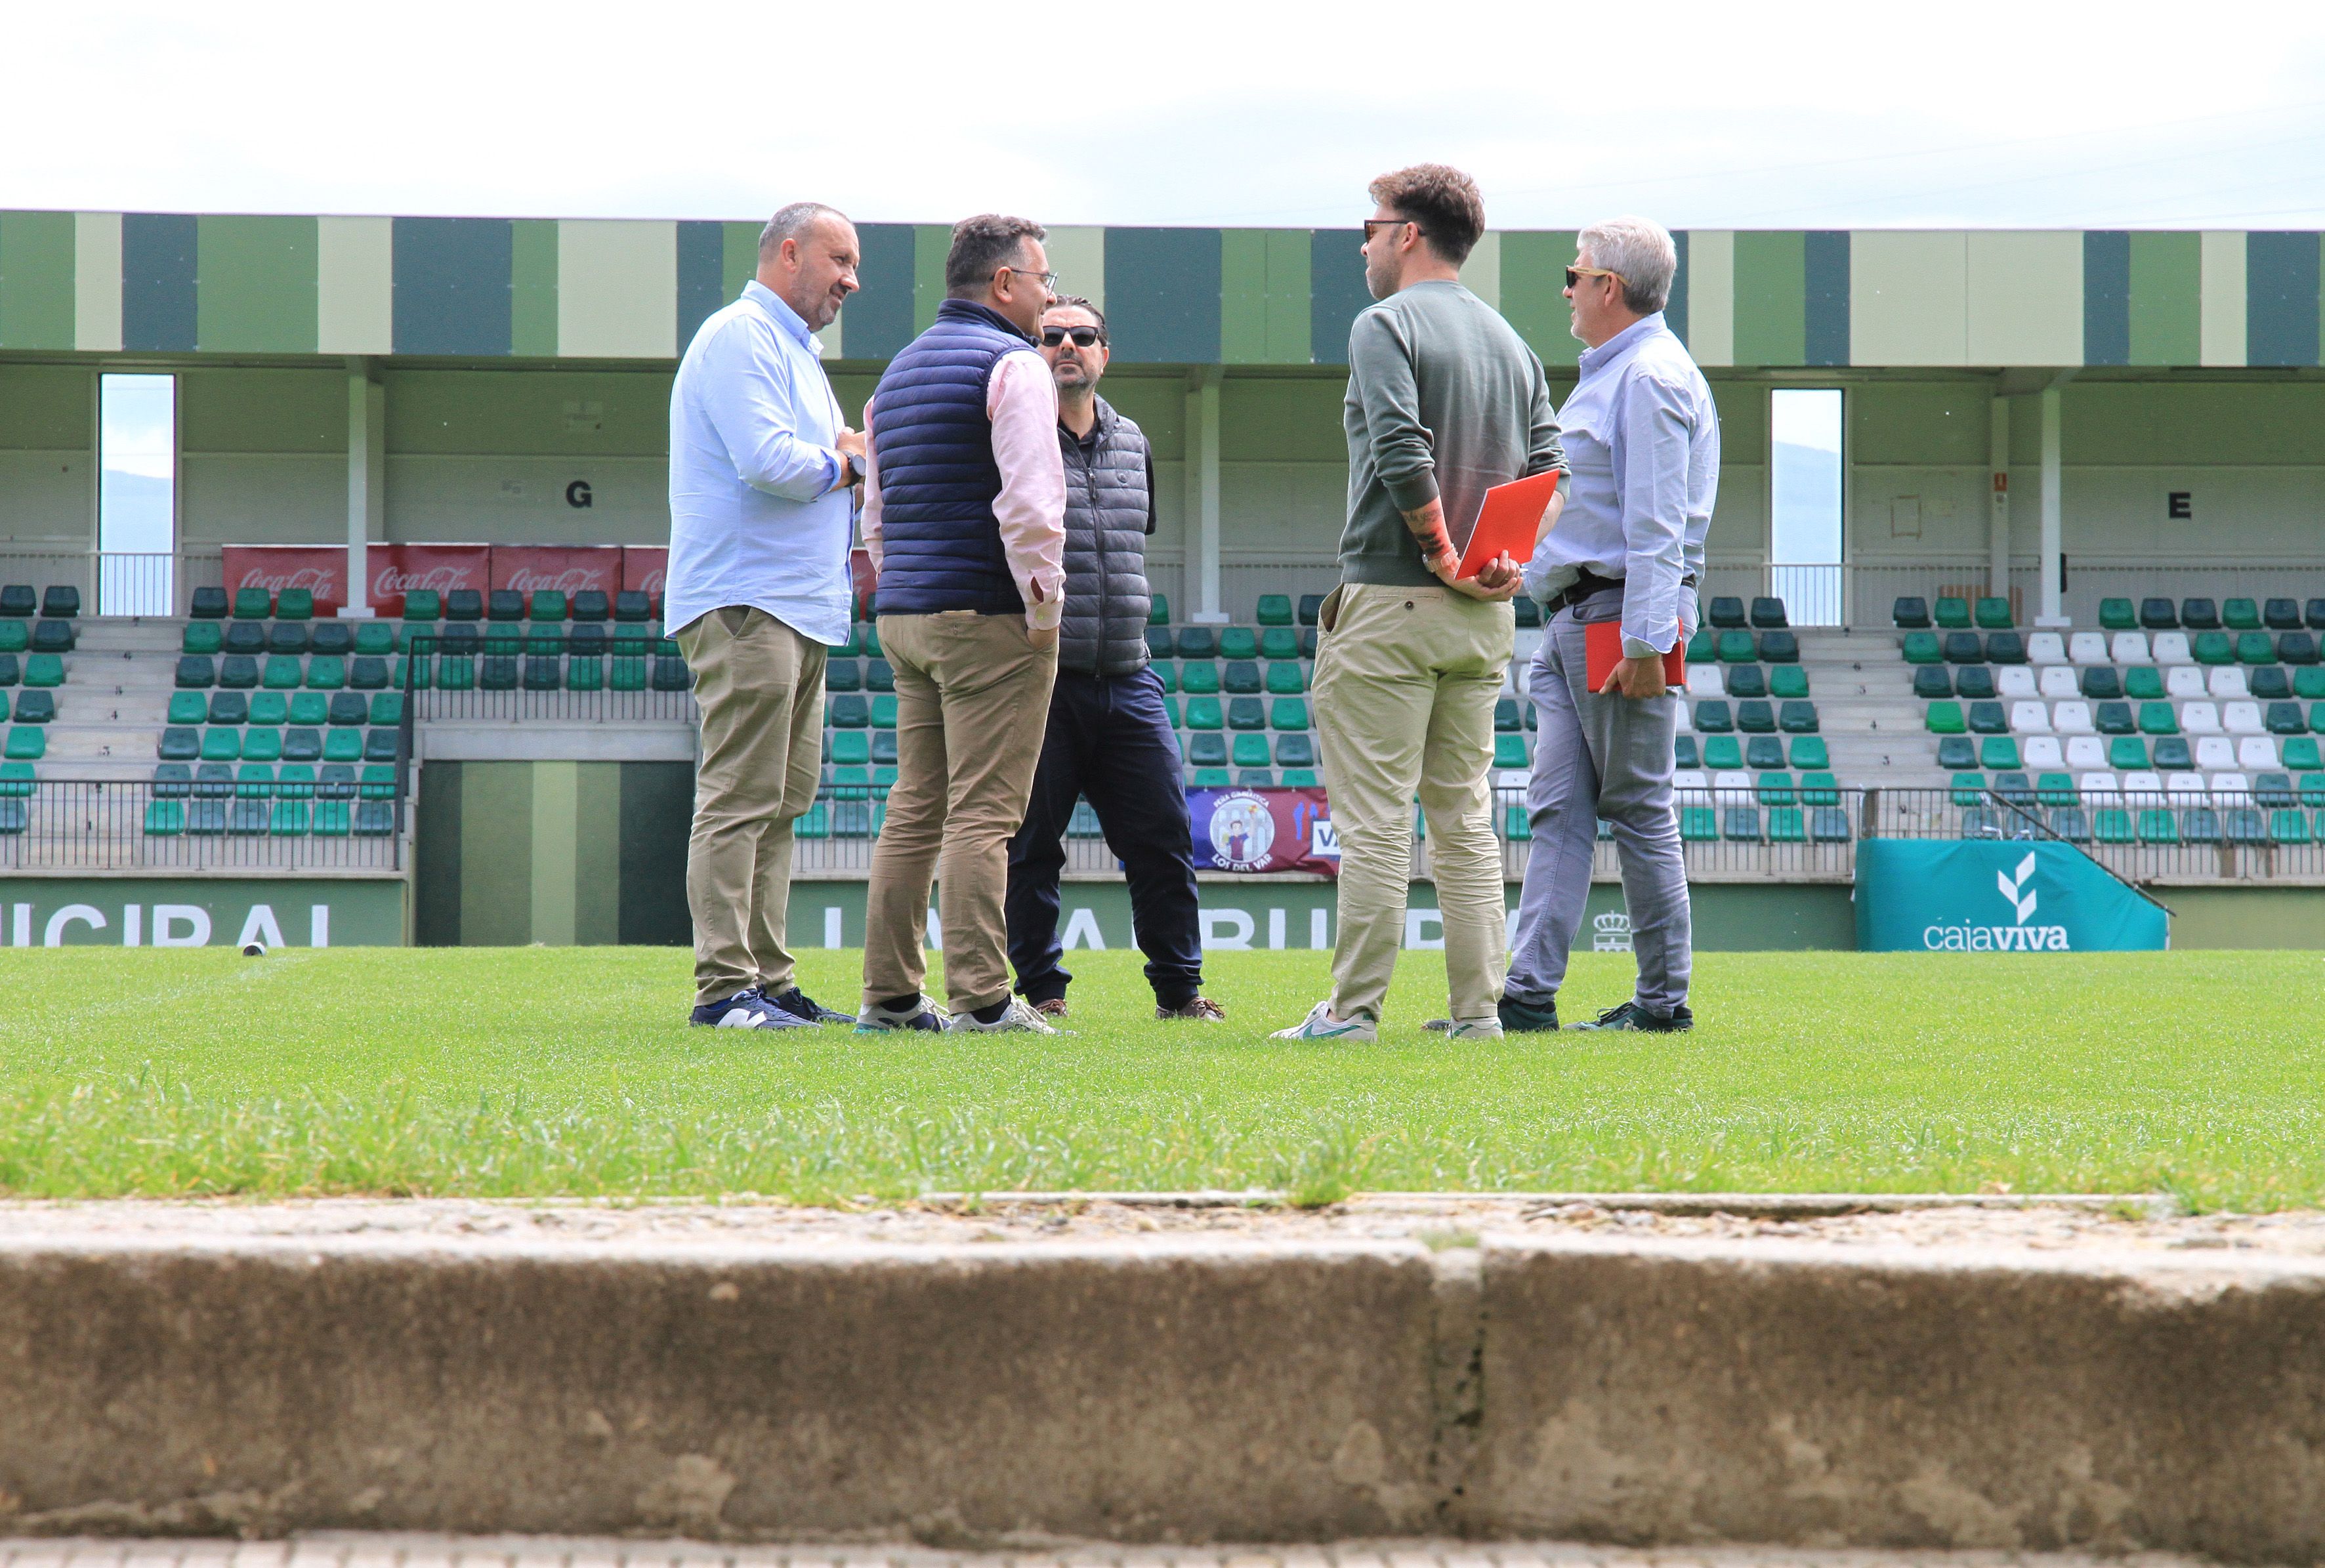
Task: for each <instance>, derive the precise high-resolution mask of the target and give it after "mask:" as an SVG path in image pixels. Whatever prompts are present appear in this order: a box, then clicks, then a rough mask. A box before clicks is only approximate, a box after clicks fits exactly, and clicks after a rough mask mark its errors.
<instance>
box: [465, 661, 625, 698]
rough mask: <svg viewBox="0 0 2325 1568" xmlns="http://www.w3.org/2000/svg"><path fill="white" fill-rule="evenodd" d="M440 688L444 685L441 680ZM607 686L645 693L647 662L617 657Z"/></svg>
mask: <svg viewBox="0 0 2325 1568" xmlns="http://www.w3.org/2000/svg"><path fill="white" fill-rule="evenodd" d="M437 684H438V685H439V686H441V685H442V684H443V682H442V680H441V679H439V680H438V682H437ZM606 686H607V689H608V690H610V691H644V690H645V688H646V661H645V660H644V659H624V658H621V657H619V656H616V658H615V659H613V661H612V662H611V663H610V664H609V665H608V666H607V670H606Z"/></svg>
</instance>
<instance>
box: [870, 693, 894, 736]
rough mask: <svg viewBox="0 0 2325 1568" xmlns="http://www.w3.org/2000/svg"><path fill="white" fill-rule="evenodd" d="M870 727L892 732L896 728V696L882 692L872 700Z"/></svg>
mask: <svg viewBox="0 0 2325 1568" xmlns="http://www.w3.org/2000/svg"><path fill="white" fill-rule="evenodd" d="M872 727H873V728H874V729H875V730H893V729H894V728H895V727H896V694H895V693H894V692H893V691H884V692H882V693H880V695H879V696H875V697H874V698H873V699H872Z"/></svg>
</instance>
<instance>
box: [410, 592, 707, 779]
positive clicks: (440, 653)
mask: <svg viewBox="0 0 2325 1568" xmlns="http://www.w3.org/2000/svg"><path fill="white" fill-rule="evenodd" d="M492 633H493V638H494V641H496V643H500V644H503V645H505V646H514V647H518V648H522V647H523V642H524V641H525V638H524V626H523V623H516V622H507V623H495V624H494V625H493V627H492ZM558 639H559V641H560V645H562V633H561V632H560V633H558ZM409 643H410V646H409V652H408V654H407V656H406V657H405V659H403V742H402V744H403V754H404V755H405V756H407V757H410V756H413V755H416V754H417V753H416V752H414V751H413V748H412V726H413V724H415V723H419V722H421V721H425V722H428V723H437V722H442V721H450V722H468V723H478V722H482V723H487V724H688V725H691V724H693V723H694V721H695V707H694V693H693V690H692V689H691V682H692V679H693V678H692V676H691V674H689V676H688V677H687V678H688V682H689V685H688V686H687V687H669V686H664V687H657V686H656V685H655V684H654V680H655V676H656V674H657V669H656V667H657V665H658V664H660V663H661V662H662V657H663V656H658V655H656V654H653V653H651V652H649V653H646V654H643V655H640V654H615V653H610V652H604V651H600V652H596V653H586V654H563V653H560V654H528V653H523V652H516V653H486V652H485V651H483V646H484V644H483V642H482V641H481V639H480V640H479V641H478V642H477V644H476V645H475V646H474V647H473V648H471V647H470V646H469V645H468V644H467V643H466V642H462V643H460V644H456V645H454V648H453V649H452V650H447V648H446V646H445V643H444V641H443V639H441V638H440V637H437V636H434V635H432V634H431V633H427V632H419V633H415V634H414V635H413V636H412V638H411V639H410V640H409ZM608 646H610V644H608ZM575 658H586V659H595V660H596V661H597V662H596V667H595V674H596V676H597V684H596V685H595V686H594V687H591V688H589V689H585V690H579V691H576V690H573V689H571V687H570V686H569V685H568V684H567V683H568V681H569V679H570V676H571V673H572V669H571V666H570V663H569V659H575ZM447 659H463V660H465V661H466V662H465V664H464V665H463V666H462V667H461V668H462V674H463V684H461V685H460V686H458V687H453V688H451V689H449V690H448V689H446V688H445V687H444V686H443V685H442V680H443V678H444V676H445V674H446V668H445V661H446V660H447ZM536 675H539V676H540V677H542V678H543V679H533V677H534V676H536ZM631 677H635V685H634V686H630V689H626V690H624V689H617V688H616V681H621V682H622V684H624V685H630V683H629V680H628V679H627V678H631ZM546 678H553V679H554V682H555V684H554V685H549V684H545V679H546Z"/></svg>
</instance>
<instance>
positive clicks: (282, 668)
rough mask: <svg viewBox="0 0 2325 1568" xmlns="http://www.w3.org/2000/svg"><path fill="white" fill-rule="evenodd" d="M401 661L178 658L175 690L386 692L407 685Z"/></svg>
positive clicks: (293, 657) (278, 656) (329, 656)
mask: <svg viewBox="0 0 2325 1568" xmlns="http://www.w3.org/2000/svg"><path fill="white" fill-rule="evenodd" d="M176 680H177V686H178V688H179V689H180V690H181V691H206V690H208V688H210V687H214V686H215V687H227V689H229V690H234V691H250V690H255V689H256V688H259V687H264V688H265V689H266V690H268V691H297V690H299V689H300V688H301V687H304V688H305V689H307V690H309V691H338V690H340V689H342V688H352V689H354V690H357V691H385V690H387V689H388V688H390V687H398V686H402V685H403V660H402V659H396V660H394V661H392V662H391V661H390V660H389V659H384V658H382V657H380V656H378V655H375V654H364V655H360V656H358V657H357V658H355V659H342V658H340V657H339V656H338V655H337V654H329V653H318V654H316V655H315V656H314V657H313V658H311V659H301V658H300V657H299V656H298V655H297V654H294V653H270V654H267V655H266V656H265V659H264V662H263V663H262V662H261V661H260V660H259V659H255V658H254V657H252V656H251V655H249V654H243V653H229V654H227V655H226V656H225V658H224V659H213V658H211V657H210V656H209V655H208V654H207V653H186V654H181V655H180V656H179V658H178V669H177V676H176Z"/></svg>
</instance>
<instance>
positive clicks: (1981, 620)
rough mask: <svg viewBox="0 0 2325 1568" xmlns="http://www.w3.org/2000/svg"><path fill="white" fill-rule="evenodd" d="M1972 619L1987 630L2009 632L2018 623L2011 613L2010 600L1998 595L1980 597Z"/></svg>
mask: <svg viewBox="0 0 2325 1568" xmlns="http://www.w3.org/2000/svg"><path fill="white" fill-rule="evenodd" d="M1972 619H1974V620H1975V621H1976V622H1977V623H1978V626H1979V627H1980V628H1981V629H1983V630H1985V631H1987V632H2007V631H2009V630H2010V628H2011V627H2013V626H2015V625H2016V624H2017V622H2016V620H2015V618H2014V617H2013V616H2012V615H2011V613H2010V601H2009V600H2007V599H2005V598H2001V597H1998V596H1997V597H1992V598H1985V599H1980V600H1979V601H1978V609H1977V612H1976V613H1975V614H1974V615H1973V617H1972Z"/></svg>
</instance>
